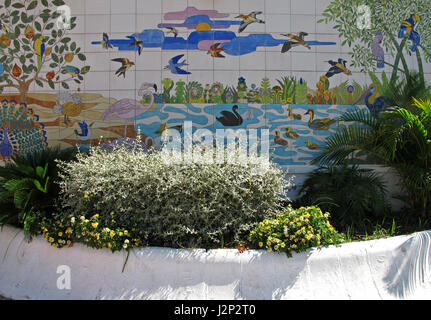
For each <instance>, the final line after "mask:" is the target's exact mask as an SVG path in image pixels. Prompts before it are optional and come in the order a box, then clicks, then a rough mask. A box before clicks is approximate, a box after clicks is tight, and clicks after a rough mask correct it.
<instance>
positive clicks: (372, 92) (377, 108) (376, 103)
mask: <svg viewBox="0 0 431 320" xmlns="http://www.w3.org/2000/svg"><path fill="white" fill-rule="evenodd" d="M378 93H379V90H378V87H377V85H376V84H375V83H373V84H371V85H370V87H369V89H368V90H367V91H365V92H364V94H363V95H362V96H361V97H360V98H359V99H358V100H357V101H356V102H355V103H354V105H357V104H358V103H359V102H360V101H362V99H365V105H366V106H367V108H368V110H370V113H371V114H372V115H373V116H374V117H378V116H379V113H380V112H381V111H382V110H384V109H385V108H387V107H392V106H393V105H394V103H393V102H392V101H391V100H390V99H388V98H386V97H377V94H378Z"/></svg>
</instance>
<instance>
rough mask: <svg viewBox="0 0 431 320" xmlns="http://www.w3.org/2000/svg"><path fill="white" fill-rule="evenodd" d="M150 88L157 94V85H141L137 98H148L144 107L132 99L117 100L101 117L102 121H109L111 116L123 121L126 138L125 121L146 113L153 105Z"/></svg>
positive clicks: (146, 83)
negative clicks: (147, 102)
mask: <svg viewBox="0 0 431 320" xmlns="http://www.w3.org/2000/svg"><path fill="white" fill-rule="evenodd" d="M150 88H153V89H154V90H155V92H157V85H156V84H155V83H148V82H145V83H143V84H142V85H141V87H140V89H139V91H138V94H139V96H142V97H144V96H149V97H150V103H149V104H148V105H147V106H145V105H143V104H141V103H140V102H139V101H137V100H134V99H121V100H118V101H117V102H116V103H114V104H112V105H111V106H110V107H109V108H108V110H106V111H105V113H104V114H103V116H102V119H103V120H109V119H111V118H112V116H114V115H116V116H117V117H119V118H121V119H124V120H125V122H126V123H125V126H124V137H126V136H127V120H129V119H133V118H135V117H137V116H139V115H141V114H143V113H144V112H147V111H148V110H149V109H151V107H152V106H153V104H154V95H153V92H152V90H150Z"/></svg>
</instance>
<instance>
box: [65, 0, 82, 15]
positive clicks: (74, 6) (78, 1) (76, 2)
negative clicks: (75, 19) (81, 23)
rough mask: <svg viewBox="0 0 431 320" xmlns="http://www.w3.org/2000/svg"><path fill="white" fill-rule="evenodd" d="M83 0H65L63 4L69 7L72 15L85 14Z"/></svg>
mask: <svg viewBox="0 0 431 320" xmlns="http://www.w3.org/2000/svg"><path fill="white" fill-rule="evenodd" d="M85 2H86V1H85V0H67V1H65V4H66V5H67V6H69V7H70V13H71V15H72V16H76V15H83V14H85V7H86V5H85Z"/></svg>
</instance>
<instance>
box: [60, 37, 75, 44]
mask: <svg viewBox="0 0 431 320" xmlns="http://www.w3.org/2000/svg"><path fill="white" fill-rule="evenodd" d="M70 40H72V39H71V38H69V37H65V38H63V39H61V42H62V43H68V42H69V41H70Z"/></svg>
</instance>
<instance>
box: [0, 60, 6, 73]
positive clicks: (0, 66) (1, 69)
mask: <svg viewBox="0 0 431 320" xmlns="http://www.w3.org/2000/svg"><path fill="white" fill-rule="evenodd" d="M4 70H5V69H4V64H3V63H1V62H0V76H1V75H2V74H3V72H4Z"/></svg>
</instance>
